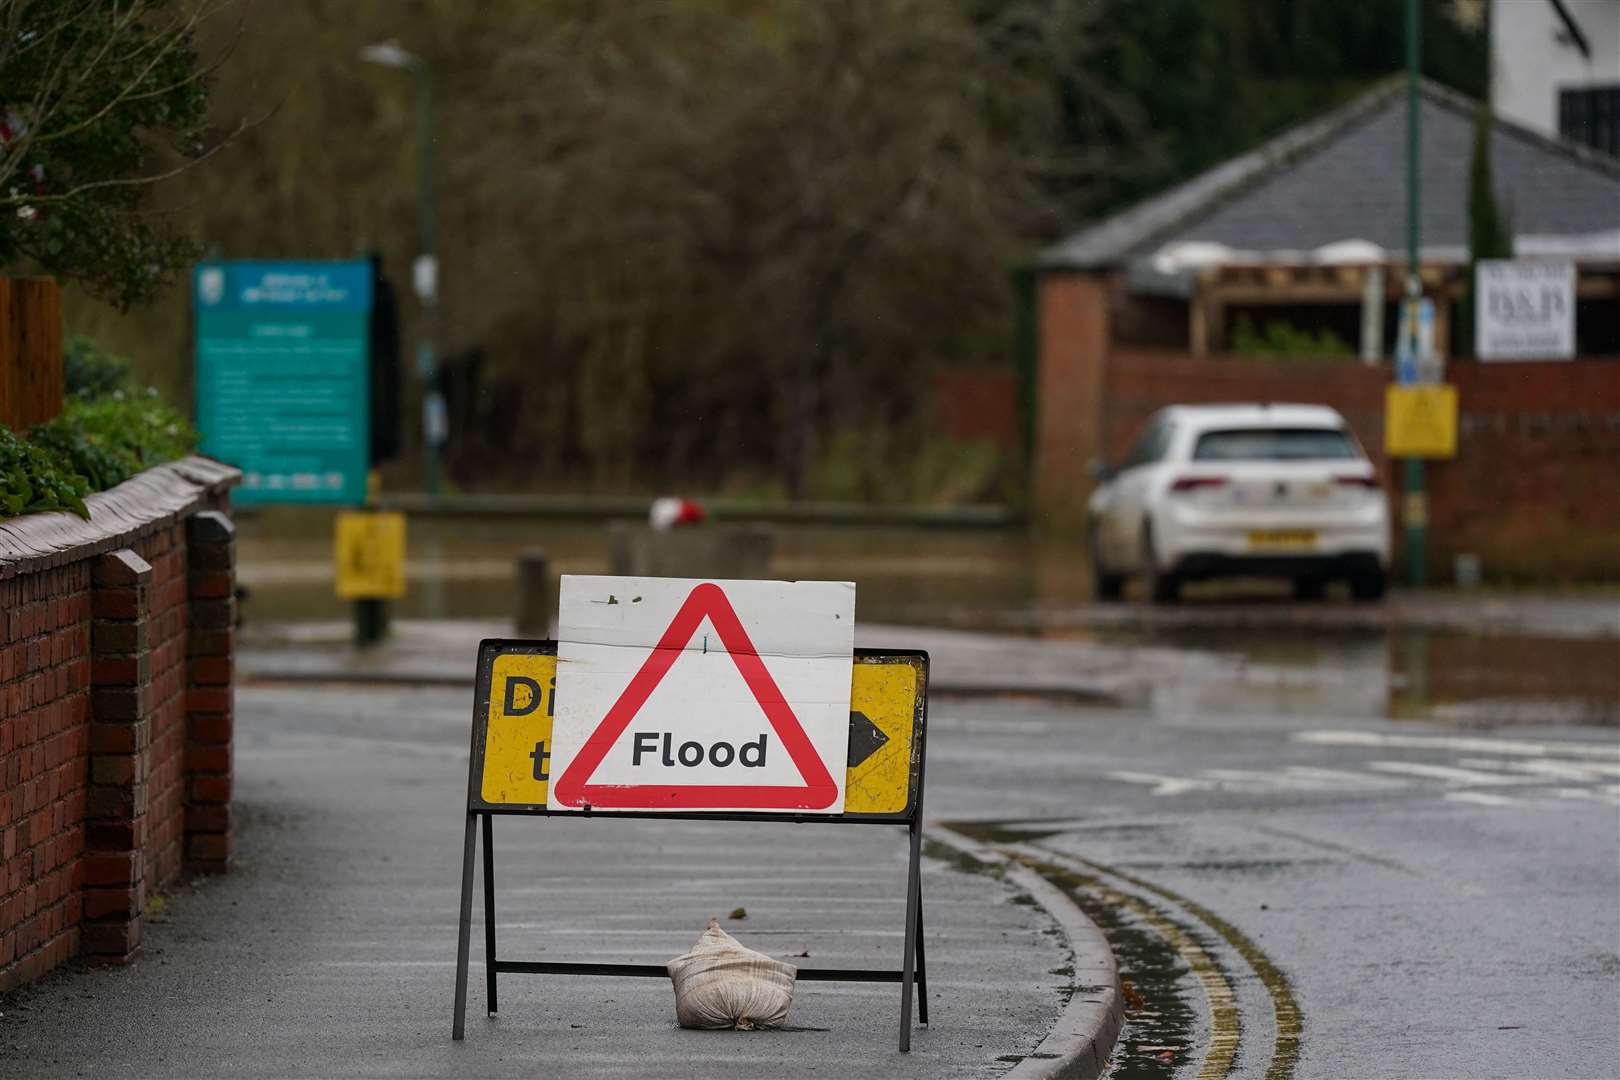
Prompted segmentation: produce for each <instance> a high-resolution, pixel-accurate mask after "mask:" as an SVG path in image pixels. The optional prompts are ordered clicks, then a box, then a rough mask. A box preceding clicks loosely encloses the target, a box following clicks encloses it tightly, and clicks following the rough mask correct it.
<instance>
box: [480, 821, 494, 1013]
mask: <svg viewBox="0 0 1620 1080" xmlns="http://www.w3.org/2000/svg"><path fill="white" fill-rule="evenodd" d="M483 817H484V984H485V988H486V989H487V990H488V992H489V1015H491V1016H494V1015H495V1012H496V1001H495V827H494V821H495V815H494V814H485V815H483Z"/></svg>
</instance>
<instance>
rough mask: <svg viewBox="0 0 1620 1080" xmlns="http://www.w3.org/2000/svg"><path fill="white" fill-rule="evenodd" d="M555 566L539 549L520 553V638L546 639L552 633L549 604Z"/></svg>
mask: <svg viewBox="0 0 1620 1080" xmlns="http://www.w3.org/2000/svg"><path fill="white" fill-rule="evenodd" d="M550 574H551V562H550V560H549V559H547V558H546V553H545V552H544V551H541V550H540V549H538V548H530V549H529V550H527V551H520V552H518V557H517V617H516V619H515V620H514V621H515V622H516V624H517V636H518V637H520V638H544V637H546V636H547V634H548V633H550V631H551V607H550V605H549V604H547V602H546V596H547V588H546V587H547V585H548V584H549V581H550Z"/></svg>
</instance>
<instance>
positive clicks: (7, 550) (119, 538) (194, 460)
mask: <svg viewBox="0 0 1620 1080" xmlns="http://www.w3.org/2000/svg"><path fill="white" fill-rule="evenodd" d="M241 480H242V472H241V470H240V469H237V468H235V467H233V466H230V465H226V464H224V463H223V462H219V461H215V460H214V459H213V458H207V457H203V456H201V455H198V454H193V455H192V456H190V457H186V458H181V459H180V460H179V461H171V462H168V463H166V464H163V465H157V466H154V467H152V468H150V469H147V470H146V471H145V472H140V473H136V474H135V475H134V476H132V477H130V478H129V479H128V480H125V481H124V482H123V483H122V484H119V485H118V486H117V487H113V488H108V489H107V490H106V491H101V492H97V493H96V494H94V495H90V496H88V497H87V498H86V499H85V500H84V505H85V507H86V509H88V510H89V511H90V517H89V519H88V520H86V519H84V518H81V517H79V516H78V515H77V514H70V513H67V512H66V511H52V512H50V513H40V514H25V515H23V516H21V517H15V518H11V519H9V520H7V521H0V581H3V580H5V579H6V578H11V577H16V576H17V575H18V574H24V573H30V572H33V571H36V570H44V569H49V568H50V567H53V566H60V565H62V564H64V563H69V562H75V561H77V560H79V559H83V558H86V557H88V556H90V555H95V554H100V553H101V552H103V551H112V550H114V549H115V548H120V547H123V546H124V545H125V544H126V543H128V542H129V541H130V540H131V539H132V538H134V537H137V536H139V535H141V534H143V533H146V532H150V531H151V530H152V529H155V528H160V527H162V526H164V525H168V524H172V523H173V522H175V521H176V520H178V519H180V518H182V517H184V516H185V515H187V514H189V513H191V512H192V511H193V510H195V509H197V507H198V506H201V505H204V504H205V503H206V502H207V501H208V500H209V498H210V497H211V496H214V495H218V494H220V493H222V492H224V491H226V490H228V489H230V488H231V487H234V486H235V485H236V484H238V483H240V482H241Z"/></svg>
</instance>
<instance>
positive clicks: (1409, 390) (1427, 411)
mask: <svg viewBox="0 0 1620 1080" xmlns="http://www.w3.org/2000/svg"><path fill="white" fill-rule="evenodd" d="M1384 452H1385V453H1387V454H1388V455H1389V456H1390V457H1404V458H1454V457H1456V456H1457V388H1456V387H1455V386H1451V385H1448V384H1433V385H1407V386H1395V385H1392V386H1389V387H1386V388H1385V390H1384Z"/></svg>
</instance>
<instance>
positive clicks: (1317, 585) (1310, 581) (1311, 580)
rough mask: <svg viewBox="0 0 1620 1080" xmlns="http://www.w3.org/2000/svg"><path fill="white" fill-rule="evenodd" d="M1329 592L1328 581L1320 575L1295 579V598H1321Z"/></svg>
mask: <svg viewBox="0 0 1620 1080" xmlns="http://www.w3.org/2000/svg"><path fill="white" fill-rule="evenodd" d="M1326 592H1327V582H1326V581H1324V580H1322V579H1321V578H1319V577H1302V578H1295V579H1294V599H1295V600H1320V599H1322V597H1323V595H1324V594H1325V593H1326Z"/></svg>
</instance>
